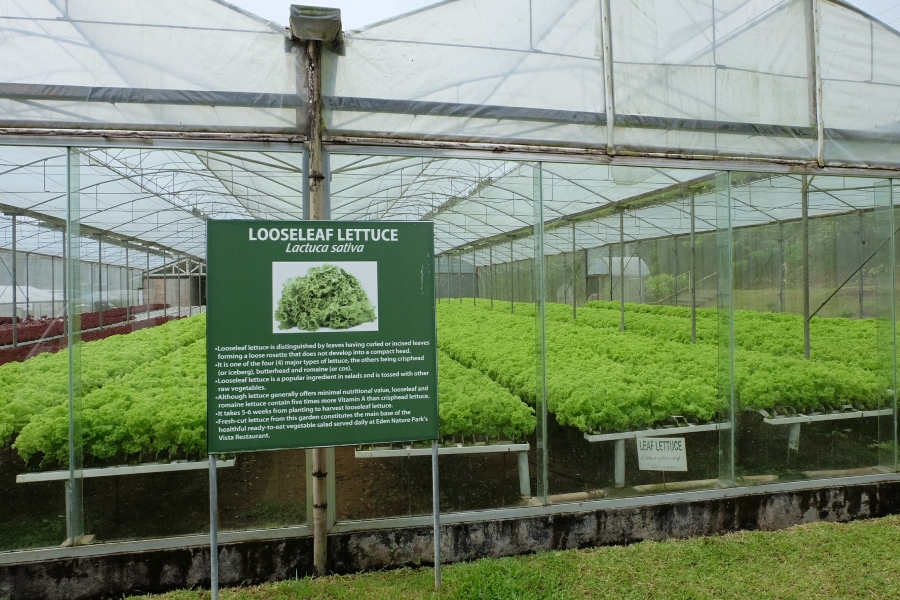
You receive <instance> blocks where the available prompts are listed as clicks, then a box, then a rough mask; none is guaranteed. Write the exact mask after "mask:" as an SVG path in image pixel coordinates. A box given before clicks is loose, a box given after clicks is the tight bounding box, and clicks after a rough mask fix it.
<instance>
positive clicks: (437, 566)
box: [431, 440, 441, 591]
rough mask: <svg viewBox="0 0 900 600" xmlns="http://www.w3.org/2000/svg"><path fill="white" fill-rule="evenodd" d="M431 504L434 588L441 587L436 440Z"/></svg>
mask: <svg viewBox="0 0 900 600" xmlns="http://www.w3.org/2000/svg"><path fill="white" fill-rule="evenodd" d="M431 505H432V513H433V514H434V589H435V591H437V590H439V589H441V484H440V478H439V477H438V441H437V440H432V441H431Z"/></svg>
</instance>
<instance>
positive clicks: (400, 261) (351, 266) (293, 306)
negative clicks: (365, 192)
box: [207, 221, 438, 453]
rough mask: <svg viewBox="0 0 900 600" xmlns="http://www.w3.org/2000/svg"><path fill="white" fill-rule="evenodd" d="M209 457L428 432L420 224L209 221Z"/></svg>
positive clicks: (432, 345) (429, 280) (429, 370)
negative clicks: (217, 454) (213, 454)
mask: <svg viewBox="0 0 900 600" xmlns="http://www.w3.org/2000/svg"><path fill="white" fill-rule="evenodd" d="M207 257H208V258H207V260H208V271H207V294H208V302H207V304H208V313H207V390H208V392H207V393H208V398H207V432H208V434H207V435H208V444H209V452H210V453H224V452H245V451H251V450H267V449H275V448H313V447H322V446H341V445H355V444H369V443H379V442H399V441H412V440H429V439H436V438H437V437H438V409H437V354H436V353H437V350H436V339H435V322H434V227H433V225H432V224H431V223H406V222H404V223H390V222H366V223H359V222H349V221H210V222H209V223H208V225H207Z"/></svg>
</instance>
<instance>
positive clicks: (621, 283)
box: [619, 210, 625, 331]
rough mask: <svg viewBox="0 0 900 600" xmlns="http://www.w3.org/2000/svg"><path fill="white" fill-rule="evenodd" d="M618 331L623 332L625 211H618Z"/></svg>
mask: <svg viewBox="0 0 900 600" xmlns="http://www.w3.org/2000/svg"><path fill="white" fill-rule="evenodd" d="M619 287H620V288H621V289H620V290H619V296H620V299H621V301H620V302H619V331H625V211H624V210H621V211H619Z"/></svg>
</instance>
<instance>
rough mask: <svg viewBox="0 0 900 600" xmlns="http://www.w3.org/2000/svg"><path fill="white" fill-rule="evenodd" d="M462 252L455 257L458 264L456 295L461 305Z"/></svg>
mask: <svg viewBox="0 0 900 600" xmlns="http://www.w3.org/2000/svg"><path fill="white" fill-rule="evenodd" d="M462 257H463V255H462V252H460V253H459V255H458V256H457V257H456V261H457V262H458V263H459V270H458V272H457V274H456V293H457V294H458V298H459V303H460V304H462V286H463V272H462V265H463V260H462Z"/></svg>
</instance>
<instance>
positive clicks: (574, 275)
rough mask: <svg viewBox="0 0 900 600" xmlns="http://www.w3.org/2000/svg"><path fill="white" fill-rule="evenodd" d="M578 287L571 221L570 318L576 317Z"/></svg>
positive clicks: (573, 228) (573, 224) (573, 226)
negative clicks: (576, 291)
mask: <svg viewBox="0 0 900 600" xmlns="http://www.w3.org/2000/svg"><path fill="white" fill-rule="evenodd" d="M577 288H578V273H577V272H576V270H575V223H572V320H573V321H574V320H575V319H577V318H578V311H577V309H576V297H577V294H576V293H575V290H576V289H577Z"/></svg>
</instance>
